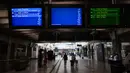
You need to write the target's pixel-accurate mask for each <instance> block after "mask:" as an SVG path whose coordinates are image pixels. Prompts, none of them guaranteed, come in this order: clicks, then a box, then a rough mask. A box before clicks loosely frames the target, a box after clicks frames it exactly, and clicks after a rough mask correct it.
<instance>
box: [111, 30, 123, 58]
mask: <svg viewBox="0 0 130 73" xmlns="http://www.w3.org/2000/svg"><path fill="white" fill-rule="evenodd" d="M112 36H113V37H112V49H113V53H117V54H118V55H119V57H120V59H122V56H121V41H120V38H119V36H118V35H117V32H116V30H115V31H113V32H112Z"/></svg>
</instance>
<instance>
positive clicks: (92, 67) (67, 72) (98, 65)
mask: <svg viewBox="0 0 130 73" xmlns="http://www.w3.org/2000/svg"><path fill="white" fill-rule="evenodd" d="M58 59H61V57H57V59H56V60H58ZM70 59H71V57H69V58H68V61H67V65H66V66H64V61H62V62H61V65H60V67H59V70H58V73H110V70H109V65H107V64H104V63H102V62H96V61H93V60H90V59H87V58H84V59H81V58H80V57H77V60H78V66H74V67H71V66H70ZM54 63H55V62H54V61H53V62H49V63H48V66H47V68H46V67H43V68H38V66H37V61H32V62H31V64H30V67H29V68H28V69H26V70H24V71H19V72H15V71H12V72H8V73H49V72H50V70H51V69H52V66H54Z"/></svg>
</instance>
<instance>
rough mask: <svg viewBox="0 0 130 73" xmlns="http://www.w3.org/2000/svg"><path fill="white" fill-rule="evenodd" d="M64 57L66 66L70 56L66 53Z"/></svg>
mask: <svg viewBox="0 0 130 73" xmlns="http://www.w3.org/2000/svg"><path fill="white" fill-rule="evenodd" d="M63 58H64V65H65V66H66V63H67V60H68V56H67V54H66V53H65V54H64V57H63Z"/></svg>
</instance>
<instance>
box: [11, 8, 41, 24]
mask: <svg viewBox="0 0 130 73" xmlns="http://www.w3.org/2000/svg"><path fill="white" fill-rule="evenodd" d="M11 12H12V26H41V25H42V8H12V9H11Z"/></svg>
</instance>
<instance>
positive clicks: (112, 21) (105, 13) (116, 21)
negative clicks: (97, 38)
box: [88, 5, 122, 28]
mask: <svg viewBox="0 0 130 73" xmlns="http://www.w3.org/2000/svg"><path fill="white" fill-rule="evenodd" d="M121 13H122V8H120V7H118V5H117V7H115V6H113V7H112V6H100V5H99V6H97V7H96V6H94V7H93V6H92V7H90V8H89V10H88V27H100V28H101V27H103V28H105V27H108V28H109V27H118V26H120V22H121Z"/></svg>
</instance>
